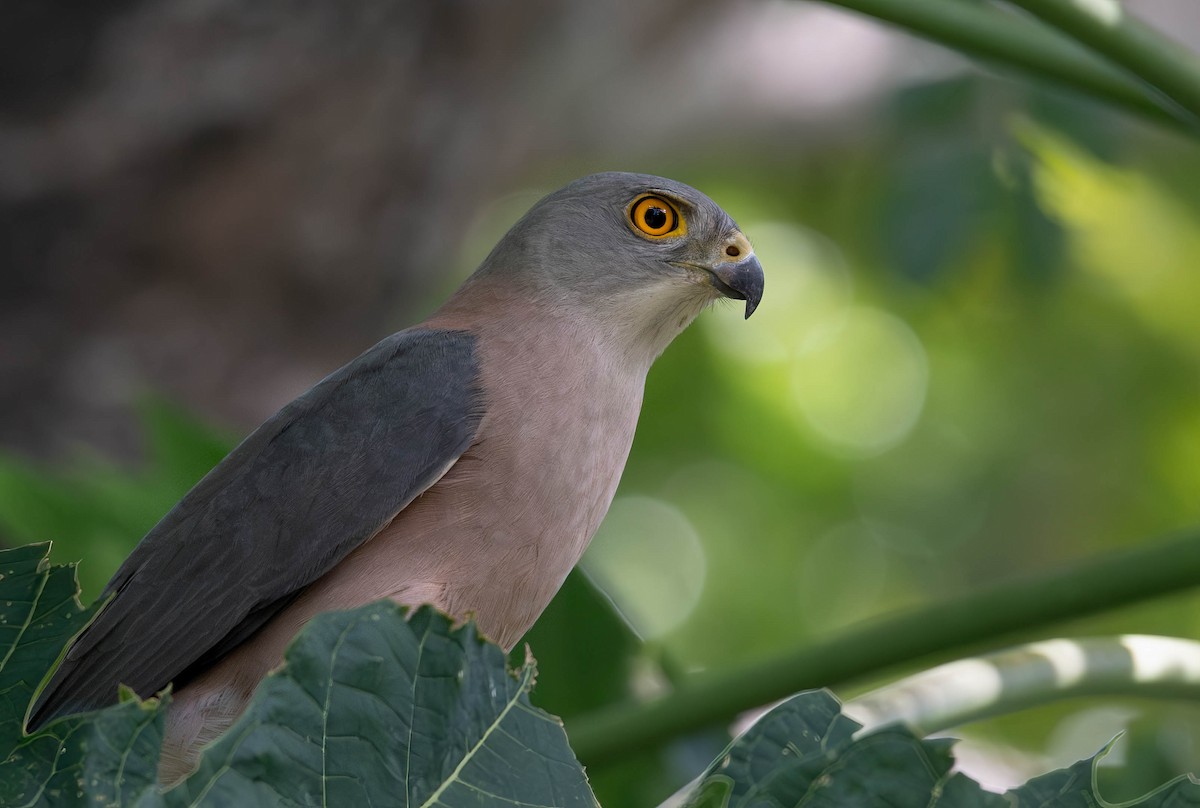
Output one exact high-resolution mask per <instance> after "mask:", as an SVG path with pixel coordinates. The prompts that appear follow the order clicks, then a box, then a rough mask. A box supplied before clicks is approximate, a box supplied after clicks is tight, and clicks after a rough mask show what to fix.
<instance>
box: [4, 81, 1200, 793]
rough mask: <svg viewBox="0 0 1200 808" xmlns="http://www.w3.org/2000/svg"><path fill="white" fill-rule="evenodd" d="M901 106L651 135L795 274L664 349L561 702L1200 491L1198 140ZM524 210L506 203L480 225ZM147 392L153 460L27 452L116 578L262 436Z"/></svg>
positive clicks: (839, 619) (970, 98)
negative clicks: (210, 476) (859, 120)
mask: <svg viewBox="0 0 1200 808" xmlns="http://www.w3.org/2000/svg"><path fill="white" fill-rule="evenodd" d="M883 109H884V111H883V112H881V113H880V114H879V115H878V116H876V117H874V118H872V119H870V120H869V121H866V122H864V125H863V126H862V128H861V129H860V130H859V131H856V132H854V133H852V136H849V137H845V138H842V139H841V140H839V141H837V142H826V143H817V144H807V146H806V148H804V149H797V148H794V146H793V144H791V143H786V142H784V143H780V142H773V141H768V142H754V143H739V144H736V147H735V148H731V149H730V151H729V152H728V153H729V154H736V159H732V158H729V157H725V156H720V155H715V154H713V155H709V154H694V153H690V154H681V155H680V156H678V157H675V158H672V160H671V161H668V164H656V165H652V166H634V167H632V168H646V169H649V170H653V171H655V172H657V173H662V174H669V175H673V176H676V177H678V178H680V179H682V180H684V181H687V182H689V183H691V184H693V185H696V186H697V187H699V188H701V189H703V190H704V191H705V192H706V193H708V194H709V195H710V196H712V197H713V198H714V199H716V200H717V201H718V202H719V203H720V204H722V206H724V207H725V208H726V209H727V210H729V211H730V212H731V213H732V214H733V215H734V216H735V217H736V218H737V219H738V221H739V223H740V224H741V226H742V227H743V229H744V230H745V231H746V233H747V234H748V235H749V236H750V238H751V240H752V241H753V242H754V243H755V245H756V249H757V251H758V252H759V254H760V256H761V258H762V261H763V264H764V266H765V267H766V270H767V274H768V280H767V291H766V296H765V298H764V301H763V304H762V306H761V307H760V309H759V312H758V313H757V314H756V315H755V317H754V318H753V319H751V320H750V321H748V322H743V321H742V320H741V314H740V310H739V309H738V307H737V306H732V305H730V306H724V307H718V309H717V310H716V311H715V312H711V313H708V314H705V315H704V316H702V317H701V319H700V321H699V322H698V323H697V324H696V325H695V326H693V327H692V328H691V329H690V330H689V331H687V332H686V333H685V334H684V335H682V336H681V337H680V338H679V339H678V340H677V341H676V343H675V344H674V345H673V346H672V347H671V348H670V350H669V351H668V352H667V353H666V354H665V355H664V356H663V357H662V359H661V360H660V361H659V362H658V364H657V365H656V367H655V368H654V370H653V371H652V372H651V375H650V378H649V382H648V387H647V391H646V399H645V406H644V410H643V415H642V420H641V424H640V426H639V430H638V434H637V438H636V441H635V444H634V447H633V452H632V455H631V458H630V462H629V465H628V468H627V471H626V474H625V478H624V480H623V482H622V486H621V489H620V491H619V492H618V496H617V500H616V502H615V503H614V506H613V511H612V514H611V516H610V519H609V520H607V521H606V523H605V525H604V526H603V527H602V528H601V531H600V534H599V535H598V537H597V539H596V541H595V542H594V544H593V549H592V550H591V551H589V554H588V556H587V557H586V558H585V560H584V565H583V566H584V569H585V570H586V571H587V572H588V574H589V576H590V577H591V579H593V580H594V581H596V582H598V583H599V584H600V585H601V586H602V587H604V588H605V589H607V590H608V593H609V595H610V596H611V597H612V598H613V599H615V600H616V601H617V606H618V607H619V609H620V611H621V613H622V614H623V615H624V618H625V620H627V624H626V623H625V622H622V621H621V620H618V619H616V618H615V617H614V616H613V613H612V612H611V611H610V610H609V609H608V608H607V606H605V605H604V600H603V598H600V597H598V596H597V594H596V593H595V591H594V590H592V589H591V588H590V586H589V585H588V584H587V583H586V581H585V580H584V579H582V578H581V577H579V576H573V578H572V580H571V581H570V582H569V584H568V586H567V588H566V589H565V590H564V593H563V596H562V597H561V598H559V599H558V600H557V601H556V602H555V604H553V605H552V607H551V610H550V611H549V612H548V613H547V615H546V616H545V618H544V619H543V621H542V623H541V624H539V626H538V627H537V628H535V629H534V631H533V632H532V634H531V637H530V642H531V645H532V646H533V650H534V653H535V655H536V656H537V657H538V658H539V660H540V665H539V668H540V678H541V684H540V685H539V687H538V689H536V690H535V691H534V701H535V703H538V704H539V705H540V706H543V707H545V708H546V709H548V710H550V711H551V712H557V713H561V714H563V715H564V716H568V717H569V716H571V715H576V714H579V713H580V712H582V711H586V710H590V709H594V708H596V707H597V706H598V705H599V704H600V703H603V702H606V701H608V700H616V699H619V698H625V697H627V696H629V695H631V694H646V693H651V692H655V691H656V690H660V689H662V688H665V687H669V686H670V682H671V680H672V679H673V678H678V677H679V676H681V675H685V674H686V673H687V672H689V671H692V670H696V669H701V668H719V667H724V666H729V665H731V664H732V663H734V662H739V663H740V662H744V661H746V660H747V659H753V658H755V657H762V656H765V655H769V654H771V653H772V652H773V651H777V650H778V649H780V648H781V647H788V646H793V645H797V644H802V643H804V642H806V641H807V640H809V639H810V638H813V637H820V636H826V635H829V634H831V633H834V632H837V631H838V630H839V628H841V627H844V626H846V625H848V624H851V623H853V622H855V621H859V620H863V619H869V618H871V617H872V616H875V615H879V614H883V613H887V612H889V611H892V610H895V609H898V608H902V607H904V606H907V605H912V604H916V603H922V602H928V601H932V600H936V599H938V598H940V597H942V596H944V595H947V594H953V593H957V592H964V591H969V590H971V589H972V588H974V587H977V586H981V585H986V584H988V583H990V582H994V581H997V580H1001V579H1003V578H1005V577H1008V576H1013V575H1017V574H1020V573H1024V572H1027V571H1031V570H1036V569H1042V568H1046V567H1049V566H1059V565H1068V564H1070V563H1072V561H1073V560H1076V559H1081V558H1085V557H1088V556H1091V555H1094V554H1097V553H1102V552H1105V551H1107V550H1111V549H1114V548H1118V547H1122V546H1126V545H1129V544H1131V543H1135V542H1139V541H1145V540H1148V539H1149V538H1150V537H1153V536H1156V535H1159V534H1161V533H1163V532H1165V531H1168V530H1170V529H1173V528H1178V527H1181V526H1185V525H1192V524H1196V523H1197V522H1200V496H1197V491H1200V406H1198V405H1197V403H1198V402H1200V373H1198V372H1197V371H1198V370H1200V311H1198V309H1200V274H1198V273H1197V271H1196V270H1197V267H1198V266H1200V228H1197V226H1196V222H1197V221H1198V220H1200V154H1198V153H1197V150H1196V149H1195V146H1194V144H1191V143H1188V142H1185V141H1183V140H1182V139H1179V138H1178V136H1176V135H1172V134H1167V133H1163V132H1161V131H1157V130H1151V129H1147V128H1142V127H1140V126H1138V125H1134V124H1130V123H1128V122H1122V121H1118V120H1115V119H1114V118H1113V117H1111V116H1108V115H1105V114H1102V113H1100V112H1099V111H1097V110H1096V109H1095V108H1093V107H1091V106H1086V105H1080V104H1076V103H1069V102H1066V101H1063V100H1062V99H1061V98H1060V97H1046V96H1042V95H1039V94H1038V93H1036V92H1034V91H1023V90H1018V89H1014V88H1012V87H1008V86H1005V87H1001V86H998V85H997V84H995V83H994V82H991V81H988V80H983V79H975V78H970V79H955V80H950V81H944V82H937V83H932V84H928V85H925V86H922V87H919V88H917V89H914V90H911V91H907V92H904V93H901V94H899V95H897V96H896V97H894V98H893V99H891V104H890V106H885V107H884V108H883ZM555 171H556V172H560V171H562V167H561V166H556V167H555ZM577 173H580V172H577ZM567 178H568V177H566V176H558V175H557V174H555V175H554V176H553V177H552V178H549V180H548V181H547V182H546V183H545V185H546V186H547V187H548V186H550V185H553V184H555V183H557V181H559V180H565V179H567ZM520 199H522V200H524V201H529V196H527V195H522V196H521V197H520ZM514 207H517V208H519V209H514ZM523 209H524V204H522V205H520V206H514V205H513V204H508V203H505V202H501V203H498V206H497V207H496V208H495V209H493V210H491V211H489V212H485V213H484V214H483V215H482V216H481V218H480V224H479V225H478V227H477V228H476V239H475V241H476V242H481V243H490V238H491V237H492V236H494V235H496V233H495V232H494V230H495V227H496V223H497V222H500V223H501V227H500V230H501V231H502V230H503V226H506V225H507V224H508V223H510V222H511V221H513V220H514V219H515V218H516V216H517V215H519V213H520V212H521V210H523ZM481 233H482V234H486V237H485V235H480V234H481ZM464 249H465V250H466V251H467V252H468V253H470V254H475V253H477V252H478V249H479V244H478V243H469V244H468V245H467V246H466V247H465V248H464ZM347 358H349V357H347ZM143 415H144V418H145V423H146V424H147V433H148V435H147V437H148V440H147V447H148V448H147V460H146V463H145V465H144V466H143V467H141V468H139V469H136V470H132V471H131V470H128V469H120V468H116V467H114V466H113V465H112V464H111V463H108V462H106V461H104V460H102V459H99V458H95V457H90V456H84V457H81V459H80V461H79V463H78V464H76V465H75V466H73V467H72V468H70V469H67V470H58V469H54V470H48V469H40V468H36V467H34V466H32V465H31V464H29V463H27V462H25V461H21V460H18V459H15V458H12V457H5V458H2V459H0V531H2V533H3V537H4V539H5V541H6V542H7V543H9V544H17V543H22V542H28V541H37V540H45V539H53V540H54V541H55V550H54V559H55V561H57V562H65V561H73V560H78V559H84V563H83V565H82V566H81V571H80V574H81V577H82V579H83V587H84V592H85V594H86V595H88V596H94V595H95V594H97V593H98V592H99V589H100V586H102V584H103V581H104V580H105V579H106V578H107V576H108V575H109V574H111V572H112V571H113V569H115V567H116V565H117V564H118V563H119V561H120V559H121V558H122V557H123V556H124V554H125V553H126V552H127V551H128V550H129V548H130V547H132V545H133V544H134V543H135V542H136V541H137V539H138V538H139V537H140V536H141V535H142V533H143V532H144V531H145V530H146V529H147V528H148V527H149V526H150V525H151V524H152V523H153V522H154V521H155V520H156V519H157V518H158V517H159V516H161V515H162V514H163V513H164V512H165V511H166V510H167V509H168V508H169V507H170V506H171V505H172V504H173V503H174V501H175V500H176V499H177V498H178V497H179V496H180V495H181V494H182V493H183V492H184V491H185V490H186V489H187V488H188V486H189V485H190V484H191V483H193V482H194V481H195V480H196V479H198V478H199V477H200V476H201V475H202V474H203V473H204V472H205V471H206V470H207V469H208V468H209V467H210V466H211V465H212V464H213V463H214V462H215V461H216V460H218V459H219V458H220V457H221V456H222V454H223V453H224V451H226V450H227V448H228V447H230V446H231V445H232V442H231V441H230V440H228V439H226V438H224V437H222V436H218V435H214V434H213V433H212V432H210V431H209V430H207V429H205V428H203V427H200V426H198V425H197V423H196V422H195V421H193V420H192V419H190V418H187V417H184V416H181V415H180V414H179V413H178V411H177V410H175V409H173V408H171V407H169V406H166V405H164V404H163V403H162V402H159V401H151V402H148V403H147V404H146V405H145V406H144V409H143ZM664 548H665V549H664ZM1198 606H1200V602H1198V600H1197V598H1196V597H1194V596H1187V597H1173V598H1170V599H1167V600H1164V601H1162V602H1158V603H1148V604H1144V605H1142V606H1139V607H1137V608H1135V609H1128V610H1125V611H1122V612H1121V613H1119V614H1115V615H1111V616H1106V617H1103V618H1096V619H1093V620H1088V621H1082V622H1080V623H1079V624H1075V625H1071V626H1062V627H1061V633H1067V632H1072V633H1094V632H1119V631H1129V630H1136V631H1138V632H1142V633H1163V634H1176V635H1183V636H1197V634H1198V633H1200V625H1198V618H1200V608H1198ZM574 626H587V627H589V628H588V629H587V630H585V631H584V632H579V631H571V630H569V628H570V627H574ZM638 636H640V638H641V641H638V640H636V639H635V637H638ZM831 684H834V683H831ZM868 684H870V683H866V682H863V683H851V687H858V686H866V685H868ZM1111 706H1112V705H1111V703H1106V705H1097V704H1092V703H1083V704H1072V705H1063V706H1061V707H1056V708H1052V709H1046V710H1040V711H1036V712H1032V713H1030V714H1026V715H1021V716H1016V717H1012V718H1008V719H1004V720H1000V721H995V722H990V723H989V724H987V725H985V726H980V727H975V728H971V733H972V734H974V735H977V736H979V737H982V738H984V739H985V740H987V741H988V742H989V743H991V744H994V745H1001V746H1004V745H1010V746H1013V747H1015V748H1017V749H1019V750H1022V751H1021V752H1019V753H1017V759H1018V763H1016V764H1012V765H1015V766H1017V767H1018V768H1020V767H1021V766H1022V765H1026V764H1028V765H1026V768H1025V769H1024V770H1023V771H1022V772H1021V776H1022V778H1023V777H1025V776H1028V775H1029V774H1030V773H1033V772H1037V771H1042V770H1045V769H1046V768H1048V766H1047V765H1046V763H1047V761H1046V760H1045V759H1043V758H1042V756H1048V757H1049V761H1048V762H1049V764H1051V765H1055V766H1057V765H1065V764H1069V763H1070V762H1072V761H1073V760H1075V759H1077V758H1080V757H1086V756H1088V755H1091V754H1092V753H1094V752H1095V751H1096V748H1097V746H1098V745H1099V744H1102V743H1103V742H1104V741H1105V740H1107V738H1104V737H1097V736H1096V735H1094V734H1092V735H1089V736H1088V743H1089V744H1090V748H1082V747H1080V746H1079V745H1078V744H1077V743H1076V742H1075V741H1072V740H1071V738H1072V737H1074V736H1071V734H1070V733H1069V732H1067V731H1066V730H1065V729H1064V727H1066V726H1067V724H1068V723H1069V722H1070V721H1072V720H1075V719H1077V718H1078V717H1079V716H1086V715H1087V714H1089V712H1095V711H1096V710H1103V709H1110V708H1111ZM1126 708H1127V714H1128V716H1129V719H1128V720H1129V721H1131V722H1132V725H1133V733H1132V734H1133V741H1134V743H1133V744H1132V746H1133V747H1135V748H1137V749H1138V750H1139V751H1138V753H1137V755H1136V756H1133V757H1130V758H1129V760H1130V765H1129V766H1127V767H1126V768H1125V769H1123V770H1122V780H1123V782H1124V783H1126V784H1129V789H1130V792H1131V793H1137V792H1139V790H1141V791H1144V790H1145V788H1143V786H1145V785H1151V786H1152V785H1153V784H1156V783H1160V782H1162V781H1163V780H1164V779H1165V778H1166V777H1168V776H1171V775H1173V774H1178V773H1179V772H1181V771H1183V770H1185V769H1188V768H1196V767H1197V765H1198V764H1200V760H1198V759H1197V756H1196V753H1195V752H1194V751H1192V750H1194V749H1195V748H1196V745H1195V740H1194V739H1195V733H1194V731H1192V730H1190V729H1186V727H1187V726H1196V725H1197V723H1196V721H1194V720H1191V719H1193V718H1195V716H1192V715H1190V714H1188V713H1186V712H1184V711H1183V710H1181V709H1174V708H1159V707H1152V706H1147V705H1142V704H1131V705H1127V706H1126ZM1189 721H1190V724H1189ZM1181 727H1183V729H1181ZM1116 728H1118V729H1119V727H1116ZM1185 736H1186V738H1188V739H1191V740H1188V741H1187V742H1186V743H1184V742H1183V741H1180V740H1179V739H1180V738H1181V737H1185ZM714 742H715V743H716V744H717V746H718V747H719V745H720V741H719V740H717V741H714V740H713V739H711V738H700V739H692V740H685V741H681V742H680V744H679V745H678V746H676V747H675V748H673V749H671V750H668V751H667V752H666V753H664V755H663V756H662V757H661V758H660V759H654V760H644V761H635V762H633V763H630V764H627V765H626V767H625V769H622V771H623V772H625V774H621V773H620V772H617V770H616V769H614V770H613V771H612V772H609V771H608V770H599V771H596V770H593V771H591V772H590V775H591V776H592V778H593V780H594V781H596V782H597V793H598V795H599V796H600V799H601V801H602V802H603V803H605V804H614V805H616V804H639V803H646V804H649V801H648V800H647V799H643V798H641V797H638V798H636V799H635V798H634V797H627V799H626V800H624V801H623V799H613V798H612V797H611V796H610V795H611V794H622V795H630V794H639V795H643V796H644V795H645V794H647V793H655V794H657V795H658V796H660V797H661V796H662V794H663V792H664V790H665V789H669V788H670V787H672V786H677V785H679V784H681V783H682V782H683V781H684V780H685V779H686V778H687V777H690V776H693V775H694V774H696V773H697V772H698V771H699V769H700V768H702V767H703V765H705V764H706V763H707V761H708V760H709V759H711V757H712V753H713V749H712V745H713V743H714ZM1072 743H1076V745H1074V746H1073V745H1072ZM1113 759H1120V754H1117V755H1116V756H1115V758H1113ZM697 761H698V762H699V763H698V765H697ZM1020 761H1025V764H1022V763H1021V762H1020ZM1031 761H1032V762H1031ZM585 763H586V761H585ZM1134 764H1136V765H1134ZM635 769H636V770H637V771H634V770H635ZM610 775H611V781H606V779H605V778H606V777H610ZM626 775H628V776H626ZM647 778H649V779H647ZM609 782H611V784H609ZM606 789H611V790H610V791H608V793H607V794H606ZM639 789H641V790H640V791H639Z"/></svg>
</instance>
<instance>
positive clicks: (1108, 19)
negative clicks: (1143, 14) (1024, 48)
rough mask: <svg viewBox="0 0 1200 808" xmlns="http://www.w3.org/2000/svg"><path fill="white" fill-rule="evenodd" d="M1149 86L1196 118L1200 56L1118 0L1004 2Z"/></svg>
mask: <svg viewBox="0 0 1200 808" xmlns="http://www.w3.org/2000/svg"><path fill="white" fill-rule="evenodd" d="M1009 2H1011V3H1012V4H1013V5H1016V6H1020V7H1021V8H1023V9H1025V10H1026V11H1028V12H1029V13H1030V14H1033V15H1034V16H1035V17H1037V18H1038V19H1040V20H1042V21H1043V22H1045V23H1047V24H1048V25H1052V26H1054V27H1055V28H1057V29H1058V30H1060V31H1062V32H1063V33H1065V34H1067V35H1068V36H1070V37H1072V38H1073V39H1075V40H1076V41H1078V42H1081V43H1083V44H1084V45H1087V46H1088V47H1089V48H1091V49H1092V50H1094V51H1095V52H1096V53H1098V54H1100V55H1102V56H1104V57H1105V58H1107V59H1108V60H1109V61H1111V62H1112V63H1113V64H1116V65H1120V66H1121V67H1122V68H1124V69H1125V70H1128V71H1129V72H1130V73H1132V74H1133V75H1134V76H1137V77H1138V78H1139V79H1141V80H1142V81H1144V82H1146V83H1147V84H1149V85H1150V86H1151V87H1153V88H1154V89H1156V90H1157V91H1158V92H1160V93H1161V94H1162V95H1163V97H1164V98H1166V99H1169V101H1171V102H1172V103H1174V104H1175V105H1177V106H1178V107H1179V108H1180V109H1182V110H1186V112H1187V113H1188V114H1189V115H1190V117H1191V119H1192V120H1193V121H1200V58H1197V56H1196V54H1194V53H1192V52H1191V51H1190V50H1188V49H1187V48H1185V47H1183V46H1182V45H1180V44H1179V43H1178V42H1175V41H1174V40H1171V39H1168V38H1167V37H1165V36H1163V35H1162V34H1160V33H1158V32H1157V31H1155V30H1154V29H1153V28H1151V27H1150V26H1148V25H1146V24H1145V23H1144V22H1142V21H1141V20H1139V19H1138V18H1137V17H1135V16H1133V15H1132V14H1130V13H1129V12H1128V11H1126V10H1125V9H1124V8H1123V7H1122V5H1121V3H1120V2H1119V1H1118V0H1086V2H1085V1H1084V0H1009Z"/></svg>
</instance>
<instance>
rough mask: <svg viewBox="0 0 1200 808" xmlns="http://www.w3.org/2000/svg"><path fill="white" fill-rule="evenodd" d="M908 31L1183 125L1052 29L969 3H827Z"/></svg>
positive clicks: (951, 0)
mask: <svg viewBox="0 0 1200 808" xmlns="http://www.w3.org/2000/svg"><path fill="white" fill-rule="evenodd" d="M823 2H826V3H829V4H830V5H835V6H840V7H842V8H846V9H849V10H851V11H857V12H860V13H862V14H866V15H868V16H871V17H874V18H876V19H879V20H883V21H885V22H890V23H892V24H894V25H898V26H900V27H902V28H906V29H908V30H909V31H912V32H913V33H915V34H918V35H920V36H922V37H925V38H927V39H931V40H933V41H935V42H939V43H941V44H943V45H946V46H948V47H951V48H954V49H955V50H958V51H961V52H963V53H965V54H967V55H969V56H975V57H979V58H982V59H986V60H988V61H991V62H994V63H997V64H1000V65H1003V66H1005V67H1008V68H1012V69H1015V70H1019V71H1021V72H1023V73H1026V74H1029V75H1032V76H1034V77H1036V78H1043V79H1048V80H1050V81H1053V82H1055V83H1057V84H1059V85H1062V86H1064V87H1068V88H1070V89H1073V90H1076V91H1078V92H1081V93H1083V94H1085V95H1089V96H1091V97H1093V98H1097V99H1100V100H1102V101H1105V102H1108V103H1109V104H1112V105H1114V106H1117V107H1121V108H1124V109H1126V110H1128V111H1130V112H1134V113H1136V114H1138V115H1141V116H1143V117H1147V118H1150V119H1152V120H1154V121H1156V122H1158V123H1168V124H1172V125H1175V126H1179V125H1181V123H1182V121H1181V120H1180V119H1179V118H1178V117H1176V116H1174V115H1173V114H1172V113H1171V112H1169V111H1167V110H1165V109H1164V108H1163V107H1162V106H1161V105H1160V104H1159V103H1158V102H1157V100H1156V99H1155V98H1153V97H1151V96H1150V95H1149V94H1148V93H1147V92H1146V91H1145V89H1144V88H1143V87H1142V86H1141V85H1140V84H1139V83H1138V82H1136V81H1133V80H1131V79H1130V78H1129V77H1128V76H1126V75H1125V74H1124V73H1123V72H1122V71H1120V70H1118V69H1116V68H1114V67H1113V66H1112V65H1109V64H1108V63H1106V62H1105V61H1103V60H1102V59H1098V58H1096V57H1095V56H1094V55H1092V54H1091V53H1089V52H1088V51H1087V50H1086V49H1084V48H1081V47H1079V46H1078V45H1076V44H1075V43H1074V42H1072V41H1071V40H1069V39H1066V38H1064V37H1062V36H1059V35H1057V34H1055V33H1054V32H1053V31H1050V30H1047V29H1046V28H1044V27H1042V26H1039V25H1035V24H1031V23H1029V22H1026V21H1024V20H1021V19H1018V18H1017V17H1015V16H1014V15H1012V14H1007V13H1005V12H1003V11H1000V10H998V9H995V8H992V7H990V6H986V5H976V4H972V3H967V2H963V0H823Z"/></svg>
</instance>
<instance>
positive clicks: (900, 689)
mask: <svg viewBox="0 0 1200 808" xmlns="http://www.w3.org/2000/svg"><path fill="white" fill-rule="evenodd" d="M1131 695H1136V696H1138V697H1141V698H1146V697H1157V698H1164V699H1180V700H1185V701H1197V700H1200V642H1196V641H1195V640H1184V639H1180V638H1178V637H1147V636H1141V635H1127V636H1121V637H1085V638H1082V639H1069V640H1068V639H1061V640H1046V641H1043V642H1036V643H1029V644H1028V645H1021V646H1018V647H1016V648H1008V649H1005V650H1003V651H997V652H996V653H994V654H987V655H986V656H982V657H972V658H971V659H960V660H958V661H956V662H950V663H948V664H946V665H939V666H938V667H936V668H931V669H929V670H927V671H921V672H920V673H917V674H914V675H912V676H909V677H907V678H905V679H901V680H900V681H898V682H893V683H892V684H889V685H885V686H883V687H881V688H879V689H878V690H873V691H871V692H870V693H864V694H863V695H861V696H858V697H857V698H854V699H851V700H850V701H848V702H846V704H845V706H844V708H843V711H844V712H845V714H846V715H848V716H850V717H851V718H853V719H854V720H855V721H858V722H859V723H860V724H862V725H863V728H864V730H865V731H870V730H872V729H875V728H878V727H881V726H885V725H887V724H891V723H896V722H901V723H904V724H907V725H908V726H909V727H911V728H912V729H913V731H914V732H916V733H917V734H918V735H922V736H924V735H929V734H931V733H934V732H942V731H944V730H947V729H950V728H952V727H957V726H960V725H962V724H966V723H970V722H971V721H979V720H982V719H985V718H991V717H994V716H998V715H1008V714H1009V713H1013V712H1016V711H1017V710H1024V709H1028V708H1030V707H1035V706H1037V705H1039V704H1046V703H1049V702H1052V701H1061V700H1063V699H1069V698H1076V697H1079V696H1131Z"/></svg>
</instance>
